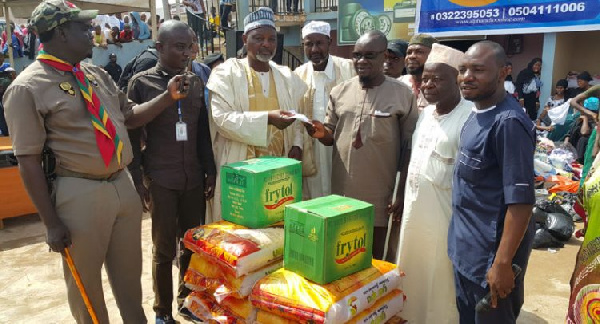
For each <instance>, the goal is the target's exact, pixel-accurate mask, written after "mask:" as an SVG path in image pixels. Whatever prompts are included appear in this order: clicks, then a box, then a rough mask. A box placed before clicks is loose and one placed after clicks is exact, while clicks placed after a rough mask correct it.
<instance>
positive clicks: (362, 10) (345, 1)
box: [337, 0, 417, 45]
mask: <svg viewBox="0 0 600 324" xmlns="http://www.w3.org/2000/svg"><path fill="white" fill-rule="evenodd" d="M416 13H417V0H339V10H338V26H337V30H338V44H339V45H348V44H354V43H355V42H356V40H358V38H359V37H360V36H361V35H362V34H364V33H365V32H367V31H370V30H380V31H381V32H383V33H384V34H385V35H386V36H387V38H388V39H390V40H391V39H404V40H408V39H409V38H410V37H411V36H412V35H413V34H414V29H415V16H416Z"/></svg>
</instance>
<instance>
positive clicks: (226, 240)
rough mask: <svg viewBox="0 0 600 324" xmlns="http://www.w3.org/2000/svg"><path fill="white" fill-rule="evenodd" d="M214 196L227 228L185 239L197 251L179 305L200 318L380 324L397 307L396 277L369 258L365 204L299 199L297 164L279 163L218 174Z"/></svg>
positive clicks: (249, 164) (260, 162) (255, 163)
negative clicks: (218, 194) (184, 297)
mask: <svg viewBox="0 0 600 324" xmlns="http://www.w3.org/2000/svg"><path fill="white" fill-rule="evenodd" d="M221 191H222V194H221V195H222V196H221V201H222V217H223V219H225V221H222V222H218V223H215V224H209V225H205V226H200V227H198V228H195V229H192V230H190V231H188V232H187V233H186V236H185V239H184V242H185V244H186V247H188V248H190V249H192V250H193V251H194V252H195V255H194V256H193V258H192V261H191V263H190V267H189V269H188V271H187V273H186V279H185V280H186V284H187V285H188V286H189V287H190V288H192V289H193V290H194V293H193V294H192V295H190V296H189V297H188V298H187V300H186V303H185V305H186V306H187V307H188V309H189V310H191V311H192V313H193V314H195V315H196V316H197V317H199V319H201V320H204V321H210V320H217V319H221V320H217V321H218V322H221V323H224V321H222V319H227V321H225V322H227V323H233V322H236V323H237V322H249V323H250V322H252V323H254V322H257V323H264V324H274V323H298V322H299V323H309V322H310V323H336V324H337V323H385V322H387V321H388V320H390V319H391V318H392V317H393V316H394V315H395V314H397V313H398V312H399V311H400V310H401V309H402V305H403V301H404V295H403V293H402V291H401V290H400V287H401V280H402V276H403V274H402V273H401V272H400V270H399V269H398V268H397V267H396V266H395V265H393V264H391V263H388V262H384V261H378V260H373V259H372V245H373V218H374V215H373V212H374V210H373V206H372V205H371V204H368V203H365V202H362V201H358V200H355V199H351V198H346V197H340V196H335V195H332V196H328V197H322V198H317V199H313V200H310V201H301V197H302V172H301V166H300V162H298V161H295V160H292V159H286V158H259V159H252V160H248V161H244V162H239V163H233V164H230V165H226V166H223V167H222V169H221ZM284 214H285V217H284ZM282 219H284V222H283V225H284V228H281V227H280V226H281V220H282ZM284 241H285V244H284ZM282 264H283V268H281V265H282Z"/></svg>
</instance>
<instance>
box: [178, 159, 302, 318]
mask: <svg viewBox="0 0 600 324" xmlns="http://www.w3.org/2000/svg"><path fill="white" fill-rule="evenodd" d="M301 200H302V169H301V165H300V162H298V161H296V160H293V159H287V158H269V157H265V158H257V159H251V160H247V161H243V162H238V163H232V164H229V165H225V166H223V167H222V168H221V202H222V217H223V219H224V221H220V222H216V223H212V224H207V225H202V226H199V227H197V228H194V229H191V230H188V231H187V232H186V234H185V236H184V244H185V246H186V247H187V248H188V249H190V250H192V251H193V252H194V254H193V255H192V260H191V261H190V266H189V267H188V269H187V272H186V275H185V279H184V280H185V282H186V285H187V286H188V287H189V288H190V289H192V290H193V293H192V294H191V295H190V296H188V298H186V301H185V302H184V306H185V307H187V308H188V310H190V311H191V313H192V314H193V315H195V316H196V317H197V318H198V319H199V320H203V321H207V322H208V321H214V320H217V321H218V322H221V323H237V322H248V323H252V322H254V319H255V318H256V309H255V308H254V307H252V305H251V304H250V301H249V300H248V296H249V294H250V292H251V289H252V287H253V286H254V284H255V283H256V281H258V280H259V279H261V278H262V277H264V276H265V275H267V274H269V273H271V272H273V271H275V270H277V269H279V268H281V267H282V264H283V245H284V230H283V227H282V225H283V223H282V221H283V215H284V208H285V206H286V205H288V204H291V203H294V202H298V201H301Z"/></svg>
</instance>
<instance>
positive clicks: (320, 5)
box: [315, 0, 339, 12]
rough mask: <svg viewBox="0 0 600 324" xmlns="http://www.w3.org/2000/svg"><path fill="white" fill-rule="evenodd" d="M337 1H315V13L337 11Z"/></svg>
mask: <svg viewBox="0 0 600 324" xmlns="http://www.w3.org/2000/svg"><path fill="white" fill-rule="evenodd" d="M338 5H339V0H315V12H324V11H337V10H338Z"/></svg>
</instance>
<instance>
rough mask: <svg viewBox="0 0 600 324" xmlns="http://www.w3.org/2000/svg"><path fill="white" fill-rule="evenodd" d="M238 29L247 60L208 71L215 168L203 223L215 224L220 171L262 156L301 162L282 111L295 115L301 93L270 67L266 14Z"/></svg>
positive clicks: (287, 74) (294, 133) (282, 70)
mask: <svg viewBox="0 0 600 324" xmlns="http://www.w3.org/2000/svg"><path fill="white" fill-rule="evenodd" d="M244 25H245V27H244V35H243V39H244V44H245V45H246V47H247V49H248V57H247V58H245V59H229V60H227V61H225V62H224V63H223V64H221V65H219V66H218V67H217V68H215V69H214V70H213V71H212V73H211V76H210V79H209V80H208V84H207V87H208V89H209V96H210V102H211V105H210V106H211V118H210V121H211V125H210V126H211V135H212V140H213V150H214V155H215V164H216V166H217V185H216V188H215V198H214V201H213V203H212V206H211V207H212V208H211V211H210V212H208V211H207V215H206V216H207V221H206V222H207V223H208V222H211V221H212V222H214V221H218V220H220V219H221V205H220V204H221V186H220V179H219V177H220V168H221V166H223V165H224V164H228V163H233V162H239V161H243V160H246V159H249V158H254V157H260V156H265V155H269V156H288V157H292V158H298V159H300V158H301V156H302V128H303V127H302V125H301V124H300V123H299V122H297V123H293V122H294V119H292V118H289V117H290V116H291V113H289V112H288V111H290V110H298V109H299V108H298V107H299V105H300V100H301V99H302V96H303V95H304V93H305V92H306V88H307V87H306V85H305V84H304V82H303V81H302V80H301V79H300V78H299V77H298V76H297V75H295V74H294V73H293V72H292V71H291V70H290V69H289V68H287V67H284V66H280V65H277V64H276V63H274V62H272V61H271V58H272V57H273V55H275V49H276V47H277V33H276V30H275V23H274V20H273V12H272V11H271V9H270V8H259V9H258V10H257V11H255V12H252V13H250V14H249V15H248V16H247V17H246V19H244ZM290 125H291V126H290ZM288 126H289V127H288ZM207 210H208V208H207Z"/></svg>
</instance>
